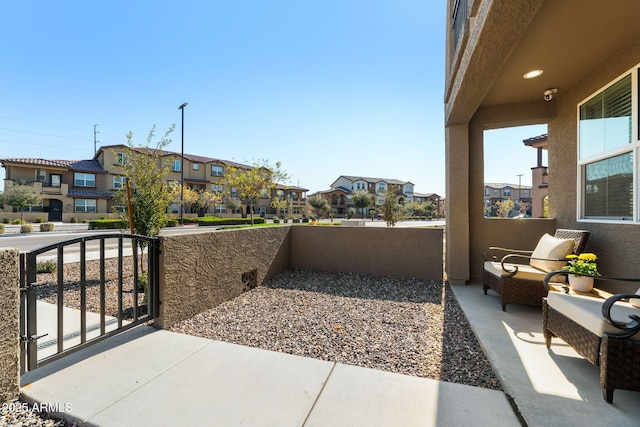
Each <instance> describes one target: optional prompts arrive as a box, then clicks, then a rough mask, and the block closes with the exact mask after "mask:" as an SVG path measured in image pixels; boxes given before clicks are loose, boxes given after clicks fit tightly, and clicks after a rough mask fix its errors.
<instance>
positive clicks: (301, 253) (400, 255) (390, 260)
mask: <svg viewBox="0 0 640 427" xmlns="http://www.w3.org/2000/svg"><path fill="white" fill-rule="evenodd" d="M442 234H443V231H442V230H441V229H435V228H377V227H370V228H366V227H312V226H301V227H292V238H291V268H300V269H313V270H322V271H342V272H355V273H366V274H373V275H383V276H397V277H418V278H424V279H437V280H442Z"/></svg>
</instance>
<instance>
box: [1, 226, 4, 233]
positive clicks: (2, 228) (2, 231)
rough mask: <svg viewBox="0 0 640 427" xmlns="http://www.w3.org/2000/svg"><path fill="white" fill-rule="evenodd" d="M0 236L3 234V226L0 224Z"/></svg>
mask: <svg viewBox="0 0 640 427" xmlns="http://www.w3.org/2000/svg"><path fill="white" fill-rule="evenodd" d="M0 234H4V224H0Z"/></svg>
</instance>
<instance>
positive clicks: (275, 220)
mask: <svg viewBox="0 0 640 427" xmlns="http://www.w3.org/2000/svg"><path fill="white" fill-rule="evenodd" d="M273 223H274V224H280V218H278V217H277V216H274V217H273Z"/></svg>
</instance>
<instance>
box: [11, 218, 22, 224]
mask: <svg viewBox="0 0 640 427" xmlns="http://www.w3.org/2000/svg"><path fill="white" fill-rule="evenodd" d="M11 223H12V224H13V225H20V224H22V221H20V220H19V219H14V220H13V221H12V222H11Z"/></svg>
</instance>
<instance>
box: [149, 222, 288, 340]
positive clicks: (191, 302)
mask: <svg viewBox="0 0 640 427" xmlns="http://www.w3.org/2000/svg"><path fill="white" fill-rule="evenodd" d="M289 230H290V227H264V228H251V229H236V230H225V231H216V232H204V233H200V234H188V235H181V236H167V237H163V238H162V239H161V244H160V251H161V254H160V301H161V304H160V318H159V319H157V320H156V325H157V326H159V327H169V326H171V325H173V324H174V323H176V322H179V321H181V320H184V319H188V318H190V317H192V316H193V315H195V314H197V313H200V312H202V311H205V310H208V309H209V308H211V307H215V306H216V305H218V304H220V303H222V302H224V301H227V300H230V299H232V298H235V297H236V296H238V295H240V294H241V293H242V292H244V291H246V290H248V287H247V284H245V283H243V280H242V279H243V274H245V273H251V272H252V271H255V272H256V283H257V284H261V283H262V282H263V281H264V280H268V279H270V278H271V277H273V276H275V275H277V274H278V273H281V272H283V271H285V270H287V269H288V268H289V252H290V248H289V247H290V236H289Z"/></svg>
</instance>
